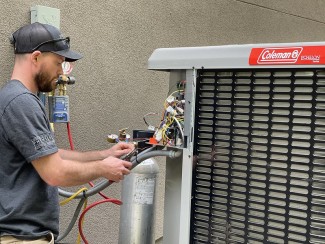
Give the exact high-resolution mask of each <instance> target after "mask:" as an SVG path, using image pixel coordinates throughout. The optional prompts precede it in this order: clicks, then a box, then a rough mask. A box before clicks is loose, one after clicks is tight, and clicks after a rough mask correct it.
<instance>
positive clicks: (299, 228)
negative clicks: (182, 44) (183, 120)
mask: <svg viewBox="0 0 325 244" xmlns="http://www.w3.org/2000/svg"><path fill="white" fill-rule="evenodd" d="M196 97H197V98H196V99H197V101H196V106H197V107H196V112H195V114H196V119H195V120H196V121H195V132H194V138H195V139H194V140H195V143H194V144H195V148H194V155H195V158H196V160H195V170H194V174H193V190H192V191H193V192H192V196H193V198H192V210H191V211H192V218H191V243H218V244H219V243H259V244H260V243H291V244H294V243H297V244H298V243H325V181H324V180H325V177H324V176H325V161H324V158H325V71H324V70H316V69H303V70H301V69H292V70H291V69H290V70H287V69H276V70H272V69H271V70H260V69H253V70H199V71H198V77H197V96H196Z"/></svg>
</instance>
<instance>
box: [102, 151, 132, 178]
mask: <svg viewBox="0 0 325 244" xmlns="http://www.w3.org/2000/svg"><path fill="white" fill-rule="evenodd" d="M103 161H104V162H105V173H104V174H105V175H104V177H105V178H107V179H109V180H111V181H115V182H119V181H120V180H123V179H124V175H128V174H130V169H131V167H132V163H131V162H128V161H124V160H121V159H118V158H115V157H111V156H110V157H107V158H105V159H104V160H103Z"/></svg>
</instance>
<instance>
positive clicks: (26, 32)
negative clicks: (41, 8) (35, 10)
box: [11, 22, 82, 62]
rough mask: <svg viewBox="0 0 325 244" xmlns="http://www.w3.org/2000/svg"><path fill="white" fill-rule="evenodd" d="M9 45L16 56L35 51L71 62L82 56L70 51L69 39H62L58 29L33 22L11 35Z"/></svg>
mask: <svg viewBox="0 0 325 244" xmlns="http://www.w3.org/2000/svg"><path fill="white" fill-rule="evenodd" d="M11 43H12V44H13V46H14V49H15V53H16V54H23V53H32V52H34V51H36V50H38V51H41V52H52V53H56V54H58V55H60V56H63V57H65V61H68V62H73V61H76V60H78V59H81V58H82V56H81V55H80V54H79V53H76V52H74V51H72V50H70V38H69V37H63V35H62V34H61V32H60V31H59V29H57V28H56V27H54V26H52V25H47V24H41V23H38V22H35V23H33V24H29V25H25V26H23V27H21V28H19V29H18V30H17V31H15V32H14V33H13V34H12V38H11Z"/></svg>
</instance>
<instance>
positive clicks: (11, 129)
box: [2, 93, 58, 162]
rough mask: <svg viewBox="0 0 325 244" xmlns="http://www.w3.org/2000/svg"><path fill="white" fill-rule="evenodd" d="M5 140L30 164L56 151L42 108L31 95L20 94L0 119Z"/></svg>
mask: <svg viewBox="0 0 325 244" xmlns="http://www.w3.org/2000/svg"><path fill="white" fill-rule="evenodd" d="M2 119H3V121H2V125H3V127H4V130H5V133H6V137H7V140H8V141H9V142H10V143H12V144H13V145H14V146H15V147H16V148H17V150H18V151H19V152H20V153H21V154H22V155H23V156H24V157H25V158H26V160H27V161H28V162H31V161H33V160H35V159H38V158H40V157H43V156H46V155H49V154H52V153H55V152H57V151H58V148H57V146H56V143H55V140H54V135H53V133H52V131H51V129H50V125H49V121H48V119H47V117H46V114H45V111H44V108H43V106H42V105H41V103H40V101H39V100H38V99H37V97H34V96H33V95H32V94H28V93H25V94H21V95H19V96H17V97H16V98H15V99H13V100H12V101H11V102H10V103H9V105H8V106H7V108H6V110H5V113H4V115H3V117H2Z"/></svg>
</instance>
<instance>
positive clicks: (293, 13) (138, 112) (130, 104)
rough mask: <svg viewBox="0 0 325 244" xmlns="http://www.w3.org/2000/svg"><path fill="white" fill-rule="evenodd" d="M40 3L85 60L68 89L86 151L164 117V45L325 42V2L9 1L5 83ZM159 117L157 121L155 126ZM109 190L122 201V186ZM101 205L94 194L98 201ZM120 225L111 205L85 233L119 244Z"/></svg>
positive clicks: (60, 136) (76, 133)
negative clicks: (20, 31) (153, 59)
mask: <svg viewBox="0 0 325 244" xmlns="http://www.w3.org/2000/svg"><path fill="white" fill-rule="evenodd" d="M307 2H308V4H307ZM34 5H43V6H48V7H54V8H59V9H60V10H61V30H62V32H63V33H64V34H65V35H68V36H70V37H71V46H72V48H73V49H75V50H77V51H79V52H81V53H82V54H83V55H84V58H83V59H82V60H80V61H79V62H77V64H76V65H75V68H74V70H73V72H72V75H74V76H75V77H76V79H77V82H76V84H75V85H74V86H71V87H69V88H68V95H69V96H70V104H71V123H72V133H73V138H74V143H75V148H76V149H78V150H91V149H103V148H106V147H108V146H110V145H109V144H108V143H107V142H106V135H107V134H109V133H114V134H115V133H118V130H119V129H120V128H124V127H128V128H129V131H130V132H132V130H133V129H145V128H146V126H145V124H144V123H143V119H142V117H143V115H145V114H146V113H148V112H160V111H162V105H163V101H164V99H165V98H166V96H167V93H168V87H167V85H168V74H167V73H161V72H155V71H148V70H147V60H148V58H149V56H150V54H151V53H152V51H153V50H154V49H156V48H159V47H179V46H205V45H224V44H241V43H271V42H303V41H323V40H324V39H325V17H324V14H323V13H324V10H325V2H324V1H322V0H309V1H305V0H281V1H280V0H263V1H261V0H246V1H241V0H217V1H216V0H205V1H198V0H177V1H175V0H164V1H144V0H137V1H135V0H124V1H121V0H120V1H112V0H97V1H88V0H78V1H76V0H70V1H65V0H56V1H50V0H2V1H1V2H0V9H1V10H0V11H1V25H0V77H1V79H0V86H2V85H3V84H4V83H5V82H6V80H8V79H9V78H10V75H11V70H12V65H13V58H14V56H13V50H12V47H11V46H10V44H9V42H8V37H9V35H10V34H11V33H12V32H13V31H15V30H16V29H17V28H18V27H20V26H21V25H24V24H27V23H30V7H32V6H34ZM158 120H159V118H152V123H153V124H155V123H158V122H159V121H158ZM56 137H57V143H58V145H59V146H60V147H63V148H68V147H69V145H68V140H67V133H66V129H65V127H64V126H63V125H58V126H56ZM159 162H160V169H161V173H160V180H159V189H158V202H157V203H158V204H157V224H156V237H157V239H158V238H159V237H161V235H162V233H163V232H162V218H163V198H164V160H163V159H159ZM75 189H77V188H75ZM70 190H74V189H70ZM105 193H106V194H107V195H109V196H111V197H116V198H119V197H120V184H115V185H113V186H111V187H109V189H106V190H105ZM0 194H1V193H0ZM99 199H100V198H99V197H93V198H91V199H90V203H91V202H94V201H96V200H99ZM75 207H76V203H72V204H70V205H68V206H64V207H63V208H62V211H61V227H62V230H64V229H65V228H66V226H67V225H68V222H69V220H70V218H71V216H72V214H73V212H74V209H75ZM118 224H119V207H118V206H116V205H112V204H102V205H99V206H97V207H96V208H94V209H92V210H91V211H90V212H89V213H88V214H87V215H86V220H85V224H84V232H85V235H86V237H87V239H88V240H89V242H90V243H95V244H96V243H107V244H110V243H112V244H116V243H117V240H118ZM76 236H77V230H76V228H74V229H73V231H72V232H71V234H70V235H69V236H68V237H67V238H66V239H65V242H66V243H75V240H76Z"/></svg>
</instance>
